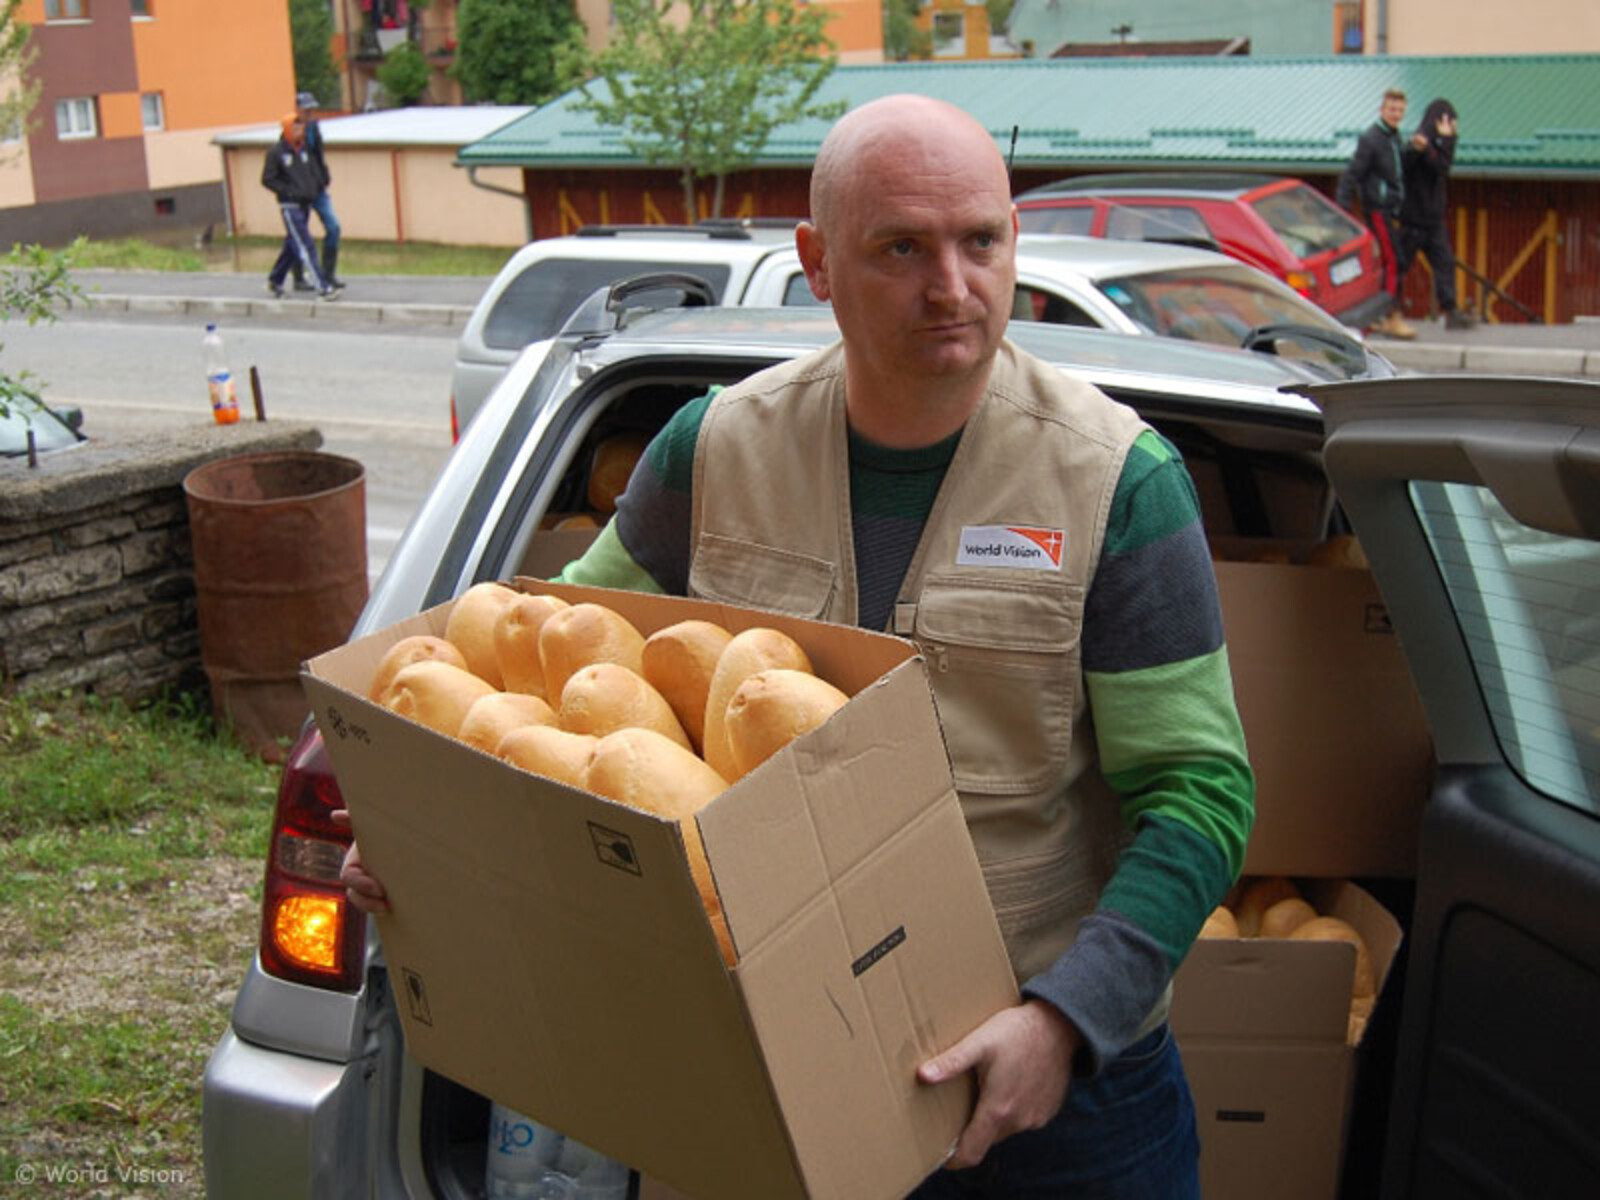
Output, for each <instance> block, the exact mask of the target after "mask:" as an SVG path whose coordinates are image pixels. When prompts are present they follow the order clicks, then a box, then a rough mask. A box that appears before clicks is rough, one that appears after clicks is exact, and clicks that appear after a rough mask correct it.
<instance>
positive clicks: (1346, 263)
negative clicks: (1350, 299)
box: [1328, 254, 1361, 287]
mask: <svg viewBox="0 0 1600 1200" xmlns="http://www.w3.org/2000/svg"><path fill="white" fill-rule="evenodd" d="M1360 276H1361V256H1360V255H1359V254H1352V255H1351V256H1350V257H1349V258H1341V259H1340V260H1339V261H1338V262H1336V263H1334V264H1333V266H1331V267H1329V268H1328V277H1329V278H1330V279H1332V280H1333V285H1334V286H1335V287H1338V286H1339V285H1340V284H1345V283H1349V282H1350V281H1351V280H1352V279H1358V278H1360Z"/></svg>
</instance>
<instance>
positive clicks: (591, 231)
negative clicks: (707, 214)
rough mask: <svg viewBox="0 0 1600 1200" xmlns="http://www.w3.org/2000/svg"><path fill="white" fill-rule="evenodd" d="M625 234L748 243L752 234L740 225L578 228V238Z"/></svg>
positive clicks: (584, 226)
mask: <svg viewBox="0 0 1600 1200" xmlns="http://www.w3.org/2000/svg"><path fill="white" fill-rule="evenodd" d="M625 233H648V234H655V235H657V236H660V237H702V238H728V239H730V240H735V241H743V242H747V241H749V240H750V233H749V231H748V230H747V229H745V228H744V227H742V226H738V225H710V224H700V225H583V226H580V227H579V228H578V231H577V234H576V236H577V237H592V238H602V237H616V236H618V235H619V234H625Z"/></svg>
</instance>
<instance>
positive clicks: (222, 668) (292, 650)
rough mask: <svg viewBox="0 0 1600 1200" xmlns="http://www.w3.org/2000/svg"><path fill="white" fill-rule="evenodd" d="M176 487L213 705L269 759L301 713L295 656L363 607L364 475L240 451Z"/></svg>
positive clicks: (350, 467) (300, 456)
mask: <svg viewBox="0 0 1600 1200" xmlns="http://www.w3.org/2000/svg"><path fill="white" fill-rule="evenodd" d="M183 490H184V495H185V498H186V499H187V502H188V508H189V528H190V532H191V534H192V536H193V541H194V580H195V592H196V600H197V607H198V617H199V625H200V659H201V665H202V666H203V667H204V668H205V672H206V678H207V680H208V681H209V683H210V685H211V706H212V710H213V712H214V713H215V715H216V718H217V721H218V722H219V723H220V724H223V725H225V726H230V727H231V728H232V729H233V731H234V733H235V735H236V736H237V737H238V739H239V741H240V742H241V743H242V744H243V745H245V746H246V747H247V748H249V749H251V750H252V751H254V752H255V753H257V754H260V755H261V756H263V757H265V758H267V759H270V760H273V761H276V760H278V759H280V758H281V757H282V745H281V742H280V739H285V738H293V737H294V735H295V734H296V733H297V732H298V731H299V728H300V725H301V722H302V721H303V720H304V719H305V716H306V714H307V712H308V711H309V708H308V706H307V704H306V699H305V695H304V693H303V692H302V691H301V688H300V663H301V661H302V660H304V659H307V658H310V657H312V656H314V655H317V654H321V653H322V652H323V651H324V650H331V649H332V648H333V647H335V646H338V645H340V644H341V643H343V642H344V641H345V639H346V638H347V637H348V636H349V634H350V630H351V627H352V626H354V624H355V620H356V617H357V615H359V613H360V612H361V608H362V606H363V605H364V604H365V603H366V600H367V522H366V470H365V468H364V467H362V465H361V464H360V463H359V462H357V461H356V460H355V459H352V458H342V457H340V456H338V455H336V454H324V453H321V452H319V451H314V450H286V451H278V452H269V453H263V454H241V455H237V456H235V457H233V458H224V459H219V460H218V461H216V462H212V463H207V464H206V465H205V466H203V467H196V468H195V469H194V470H193V471H190V472H189V474H188V475H187V476H185V478H184V481H183Z"/></svg>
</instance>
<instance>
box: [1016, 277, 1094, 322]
mask: <svg viewBox="0 0 1600 1200" xmlns="http://www.w3.org/2000/svg"><path fill="white" fill-rule="evenodd" d="M1011 317H1012V319H1013V320H1021V321H1043V322H1044V323H1045V324H1047V325H1081V326H1086V327H1087V328H1089V329H1098V328H1099V327H1100V322H1099V321H1096V320H1095V319H1094V318H1093V317H1091V316H1090V315H1089V314H1088V313H1086V312H1085V311H1084V310H1083V308H1082V307H1081V306H1080V305H1078V304H1077V303H1076V302H1075V301H1072V300H1069V299H1067V298H1066V297H1065V296H1059V295H1056V294H1055V293H1054V292H1047V291H1045V290H1044V289H1043V288H1036V287H1032V286H1030V285H1028V284H1026V283H1019V284H1017V293H1016V296H1015V297H1014V299H1013V300H1012V304H1011Z"/></svg>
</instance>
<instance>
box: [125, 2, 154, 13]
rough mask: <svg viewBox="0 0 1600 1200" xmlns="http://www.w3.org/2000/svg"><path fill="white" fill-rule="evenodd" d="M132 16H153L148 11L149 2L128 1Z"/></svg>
mask: <svg viewBox="0 0 1600 1200" xmlns="http://www.w3.org/2000/svg"><path fill="white" fill-rule="evenodd" d="M130 3H131V6H132V9H133V15H134V16H136V17H149V16H153V15H154V14H153V13H152V12H151V11H150V7H151V4H150V0H130Z"/></svg>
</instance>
